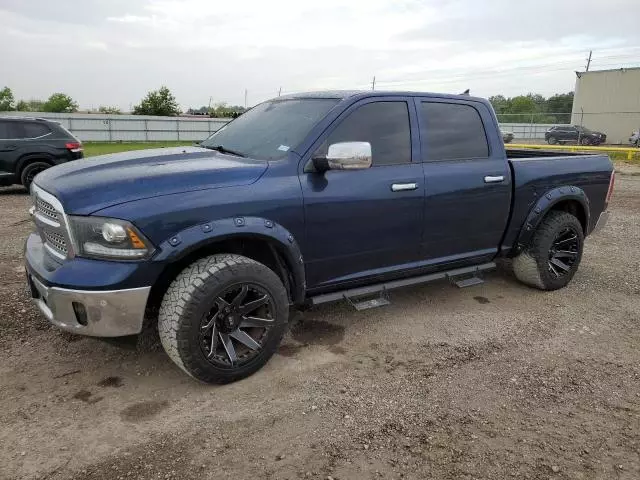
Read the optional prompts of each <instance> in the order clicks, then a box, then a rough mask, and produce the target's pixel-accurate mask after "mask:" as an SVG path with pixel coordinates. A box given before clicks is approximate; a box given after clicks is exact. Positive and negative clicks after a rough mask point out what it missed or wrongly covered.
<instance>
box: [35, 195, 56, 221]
mask: <svg viewBox="0 0 640 480" xmlns="http://www.w3.org/2000/svg"><path fill="white" fill-rule="evenodd" d="M36 211H38V212H40V213H42V214H43V215H44V216H46V217H49V218H50V219H52V220H58V211H57V210H56V209H55V208H54V206H53V205H51V204H50V203H49V202H45V201H44V200H42V199H41V198H39V197H37V198H36Z"/></svg>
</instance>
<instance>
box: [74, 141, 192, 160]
mask: <svg viewBox="0 0 640 480" xmlns="http://www.w3.org/2000/svg"><path fill="white" fill-rule="evenodd" d="M193 143H194V142H123V143H118V142H83V145H84V156H85V157H94V156H96V155H106V154H108V153H118V152H127V151H129V150H146V149H148V148H166V147H182V146H185V145H193Z"/></svg>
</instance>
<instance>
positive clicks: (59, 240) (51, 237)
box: [42, 228, 67, 256]
mask: <svg viewBox="0 0 640 480" xmlns="http://www.w3.org/2000/svg"><path fill="white" fill-rule="evenodd" d="M42 233H43V235H44V238H45V240H46V242H47V244H48V245H49V246H50V247H52V248H53V249H54V250H56V251H58V252H60V253H61V254H63V255H64V256H66V255H67V240H66V239H65V238H64V236H62V235H60V234H59V233H56V232H52V231H49V230H48V229H46V228H45V229H43V230H42Z"/></svg>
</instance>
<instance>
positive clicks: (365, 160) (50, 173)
mask: <svg viewBox="0 0 640 480" xmlns="http://www.w3.org/2000/svg"><path fill="white" fill-rule="evenodd" d="M461 131H464V132H465V135H460V132H461ZM613 181H614V172H613V166H612V164H611V162H610V160H609V158H608V157H607V156H605V155H564V156H558V155H557V154H556V153H550V152H543V151H539V152H531V151H524V150H508V151H505V148H504V145H503V142H502V137H501V134H500V130H499V128H498V123H497V121H496V117H495V114H494V112H493V109H492V108H491V105H490V104H489V103H488V102H487V101H486V100H483V99H479V98H474V97H470V96H466V95H458V96H456V95H439V94H431V93H425V94H421V93H407V92H404V93H403V92H344V91H337V92H322V93H305V94H297V95H290V96H284V97H279V98H277V99H273V100H270V101H267V102H264V103H261V104H259V105H257V106H256V107H254V108H253V109H251V110H250V111H248V112H247V113H245V114H244V115H242V116H240V117H239V118H237V119H235V120H233V121H232V122H230V123H229V124H227V125H226V126H225V127H224V128H222V129H220V130H219V131H218V132H216V133H214V134H213V135H211V136H210V137H209V138H208V139H206V140H205V141H203V142H202V143H201V144H200V145H199V146H194V147H178V148H166V149H159V150H146V151H136V152H127V153H120V154H114V155H106V156H102V157H95V158H91V159H87V160H79V161H74V162H69V163H67V164H63V165H59V166H56V167H53V168H50V169H48V170H45V171H44V172H42V173H40V174H38V175H37V177H36V178H35V181H34V183H33V185H32V188H31V195H32V197H33V207H32V208H31V214H32V217H33V220H34V222H35V225H36V232H35V233H33V234H31V235H30V236H29V238H28V239H27V242H26V247H25V257H26V270H27V277H28V283H29V286H30V291H31V294H32V296H33V299H34V301H35V303H36V304H37V306H38V307H39V309H40V310H41V311H42V313H43V314H44V315H45V316H46V317H47V318H48V319H49V320H50V321H51V322H52V323H53V324H55V325H56V326H58V327H60V328H62V329H64V330H67V331H69V332H73V333H77V334H81V335H92V336H102V337H115V336H126V335H136V334H139V333H140V332H141V331H143V330H144V331H146V329H147V328H153V327H155V325H157V328H158V330H159V334H160V339H161V342H162V345H163V346H164V348H165V350H166V351H167V353H168V354H169V356H170V357H171V359H172V360H173V361H174V362H175V363H176V364H177V365H178V366H179V367H180V368H182V369H183V370H184V371H185V372H186V373H188V374H189V375H191V376H193V377H194V378H196V379H198V380H201V381H204V382H210V383H225V382H230V381H234V380H238V379H240V378H243V377H246V376H248V375H250V374H252V373H253V372H255V371H257V370H258V369H259V368H261V367H262V366H263V365H264V364H265V363H266V362H267V361H268V360H269V358H270V357H271V356H272V355H273V353H274V351H275V350H276V348H277V346H278V343H279V342H280V340H281V338H282V336H283V334H284V333H285V330H286V327H287V321H288V316H289V310H290V308H291V307H298V308H300V307H304V306H308V305H315V304H320V303H323V302H329V301H336V300H344V299H346V300H348V301H350V302H352V303H353V304H354V305H355V306H356V307H357V308H366V307H372V306H377V305H381V304H384V303H385V302H386V301H387V298H388V297H387V294H386V292H387V291H389V290H391V289H393V288H397V287H401V286H405V285H412V284H417V283H422V282H427V281H431V280H435V279H441V278H450V279H452V281H459V283H460V285H468V284H472V283H474V281H473V280H474V278H477V276H478V272H481V271H483V270H487V269H490V268H493V267H494V266H495V263H494V261H495V260H496V259H497V258H499V257H504V258H511V259H512V264H513V269H514V271H515V275H516V277H517V278H518V279H519V280H521V281H522V282H524V283H526V284H528V285H530V286H532V287H536V288H539V289H542V290H553V289H558V288H561V287H564V286H565V285H567V283H568V282H569V281H570V280H571V278H572V277H573V275H574V274H575V272H576V270H577V268H578V265H579V263H580V260H581V257H582V251H583V245H584V238H585V237H586V236H587V235H589V234H590V233H592V232H593V231H594V230H596V229H599V228H601V227H602V225H603V224H604V223H605V222H606V220H607V216H608V213H607V205H608V202H609V198H610V196H611V192H612V189H613ZM371 297H373V299H371ZM367 298H369V300H367ZM425 314H428V312H425Z"/></svg>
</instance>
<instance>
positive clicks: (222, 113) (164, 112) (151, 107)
mask: <svg viewBox="0 0 640 480" xmlns="http://www.w3.org/2000/svg"><path fill="white" fill-rule="evenodd" d="M245 110H246V109H245V108H244V107H240V106H238V105H233V106H227V104H226V103H217V104H216V105H215V106H214V107H200V108H198V109H193V108H190V109H188V110H187V111H186V113H187V114H192V115H207V116H209V117H216V118H233V117H237V116H238V115H240V114H242V113H243V112H244V111H245ZM10 111H18V112H55V113H73V112H77V111H78V103H77V102H76V101H75V100H73V98H71V97H70V96H69V95H66V94H64V93H54V94H52V95H51V96H50V97H49V98H48V99H47V100H19V101H17V102H16V100H15V97H14V95H13V92H12V91H11V89H10V88H9V87H4V88H3V89H1V90H0V112H10ZM98 112H100V113H108V114H120V113H122V112H121V111H120V109H119V108H118V107H110V106H100V107H99V108H98ZM89 113H91V112H89ZM131 113H132V114H134V115H157V116H163V117H173V116H176V115H180V114H181V113H182V111H181V110H180V107H179V106H178V102H177V101H176V97H175V96H174V95H173V94H172V93H171V91H170V90H169V89H168V88H167V87H165V86H162V87H160V88H159V89H158V90H151V91H150V92H148V93H147V95H146V96H145V97H144V98H143V99H142V100H141V101H140V103H139V104H138V105H135V106H134V107H133V111H132V112H131Z"/></svg>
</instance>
